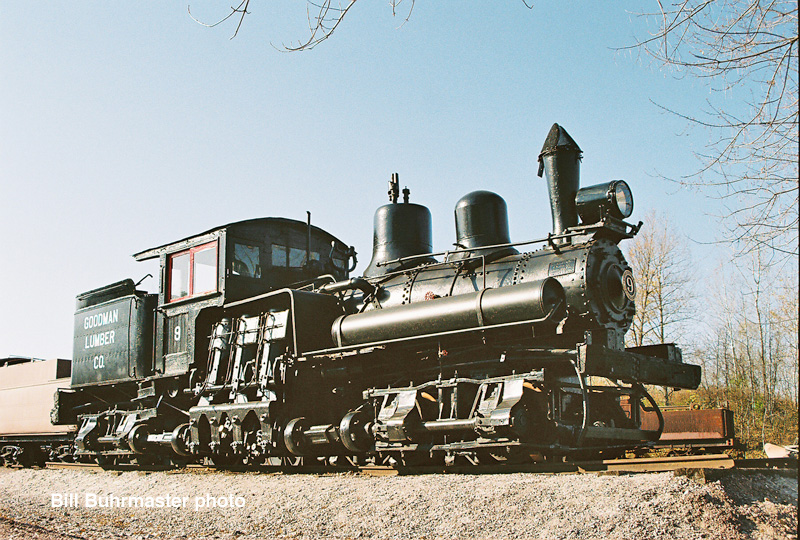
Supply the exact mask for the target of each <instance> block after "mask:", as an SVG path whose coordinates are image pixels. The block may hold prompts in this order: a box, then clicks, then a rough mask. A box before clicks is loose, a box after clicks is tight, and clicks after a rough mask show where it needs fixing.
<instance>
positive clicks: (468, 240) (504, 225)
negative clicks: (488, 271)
mask: <svg viewBox="0 0 800 540" xmlns="http://www.w3.org/2000/svg"><path fill="white" fill-rule="evenodd" d="M455 218H456V247H457V248H459V249H460V250H462V251H456V252H455V253H452V254H451V255H450V260H459V259H466V258H469V257H479V256H484V257H486V259H487V260H490V261H491V260H496V259H499V258H501V257H505V256H507V255H515V254H517V253H518V251H517V250H516V249H514V248H513V247H504V248H489V249H474V248H481V247H485V246H496V245H498V244H508V243H510V242H511V239H510V237H509V234H508V208H507V206H506V201H504V200H503V198H502V197H501V196H500V195H498V194H497V193H492V192H491V191H473V192H472V193H468V194H466V195H464V196H463V197H461V199H460V200H459V201H458V202H457V203H456V208H455Z"/></svg>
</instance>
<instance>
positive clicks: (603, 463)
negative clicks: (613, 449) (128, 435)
mask: <svg viewBox="0 0 800 540" xmlns="http://www.w3.org/2000/svg"><path fill="white" fill-rule="evenodd" d="M47 467H48V468H53V469H78V470H89V471H103V469H102V468H101V467H100V466H99V465H97V464H94V463H61V462H48V463H47ZM797 468H798V461H797V460H796V459H792V458H779V459H734V458H731V457H730V456H728V455H727V454H707V455H699V456H669V457H651V458H622V459H605V460H593V461H563V462H556V461H543V462H538V463H518V464H506V463H498V464H491V465H450V466H445V465H420V466H410V467H403V466H400V467H392V466H384V465H366V466H352V465H349V464H348V465H344V466H333V465H320V464H310V465H301V466H260V467H253V468H244V467H242V468H241V470H242V471H244V470H247V471H254V472H262V473H281V474H331V473H337V472H350V473H353V472H355V473H360V474H363V475H367V476H405V475H423V474H470V475H483V474H508V473H533V474H593V473H611V474H615V473H619V474H629V473H654V472H668V471H681V470H700V469H762V470H769V469H782V470H789V471H794V472H795V473H796V471H797ZM114 470H115V471H128V470H130V471H135V470H147V471H171V472H176V473H180V472H215V471H217V469H216V468H214V467H212V466H206V465H198V464H191V465H187V466H186V467H183V468H169V467H136V466H125V465H123V466H119V467H117V468H116V469H114ZM231 470H233V471H237V470H239V469H236V468H233V469H231Z"/></svg>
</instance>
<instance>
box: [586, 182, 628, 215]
mask: <svg viewBox="0 0 800 540" xmlns="http://www.w3.org/2000/svg"><path fill="white" fill-rule="evenodd" d="M575 206H576V208H577V210H578V215H579V216H580V217H581V221H582V222H583V223H584V224H588V223H597V222H598V221H600V220H601V219H602V218H603V217H605V216H611V217H614V218H617V219H625V218H627V217H629V216H630V215H631V214H632V213H633V193H631V188H630V187H629V186H628V184H627V183H626V182H625V181H623V180H613V181H611V182H608V183H605V184H597V185H596V186H589V187H585V188H583V189H579V190H578V193H577V194H576V195H575Z"/></svg>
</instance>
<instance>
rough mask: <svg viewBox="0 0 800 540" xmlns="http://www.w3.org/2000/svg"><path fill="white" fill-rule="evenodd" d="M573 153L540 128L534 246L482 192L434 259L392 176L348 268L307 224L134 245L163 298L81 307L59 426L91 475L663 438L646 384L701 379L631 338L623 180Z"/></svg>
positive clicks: (554, 450)
mask: <svg viewBox="0 0 800 540" xmlns="http://www.w3.org/2000/svg"><path fill="white" fill-rule="evenodd" d="M580 160H581V150H580V148H579V147H578V145H577V144H576V143H575V142H574V141H573V140H572V138H571V137H570V136H569V135H568V134H567V133H566V131H565V130H564V129H563V128H561V127H560V126H558V125H557V124H556V125H554V126H553V128H552V129H551V131H550V133H549V134H548V136H547V139H546V141H545V144H544V147H543V149H542V152H541V154H540V155H539V163H540V168H539V176H542V174H543V173H544V174H545V176H546V180H547V184H548V189H549V194H550V204H551V212H552V217H553V231H552V232H551V233H549V234H547V236H546V237H544V238H541V239H539V240H532V241H526V242H512V241H511V240H510V238H509V233H508V223H507V216H506V204H505V202H504V201H503V199H502V198H501V197H500V196H498V195H496V194H494V193H490V192H487V191H477V192H473V193H470V194H468V195H466V196H465V197H463V198H462V199H461V200H459V201H458V203H457V205H456V208H455V222H456V236H457V238H456V243H455V247H454V249H452V250H449V251H445V252H440V253H435V252H433V250H432V245H431V216H430V212H429V211H428V209H427V208H425V207H424V206H421V205H418V204H414V203H411V202H409V192H408V190H407V189H405V190H403V194H402V198H403V200H402V202H401V201H400V198H401V194H400V190H399V182H398V179H397V177H396V176H393V178H392V181H391V182H390V188H389V203H388V204H386V205H385V206H382V207H380V208H379V209H378V210H377V212H376V214H375V222H374V241H373V254H372V259H371V261H370V263H369V265H368V266H367V268H366V270H365V271H364V273H363V275H361V276H357V277H350V272H352V270H353V269H354V267H355V251H354V250H353V249H352V248H348V247H347V246H346V244H344V243H342V242H341V241H340V240H338V239H337V238H335V237H333V236H332V235H330V234H328V233H327V232H325V231H322V230H321V229H318V228H316V227H313V226H312V225H311V224H310V219H309V222H308V223H303V222H298V221H293V220H286V219H275V218H265V219H259V220H251V221H245V222H240V223H233V224H230V225H227V226H224V227H220V228H217V229H214V230H211V231H207V232H205V233H203V234H200V235H197V236H194V237H191V238H186V239H183V240H180V241H178V242H174V243H171V244H167V245H164V246H160V247H158V248H154V249H150V250H147V251H144V252H142V253H139V254H137V255H136V258H137V259H138V260H144V259H149V258H155V257H158V258H159V259H160V263H161V279H160V283H161V285H160V292H159V294H158V295H149V294H146V293H143V292H140V291H138V290H137V289H136V287H135V285H134V283H133V281H132V280H126V281H122V282H119V283H116V284H113V285H109V286H107V287H103V288H100V289H96V290H93V291H89V292H87V293H85V294H82V295H80V296H79V297H78V310H77V313H76V316H75V325H76V326H75V351H74V353H75V354H74V368H73V371H72V381H71V383H72V384H71V387H70V388H69V389H67V390H61V391H59V393H58V395H57V400H56V404H55V409H54V419H55V421H56V422H57V423H64V424H69V423H75V424H77V425H78V432H77V437H76V454H77V457H78V458H79V459H95V460H97V461H99V462H101V463H104V464H109V463H119V462H128V461H136V462H153V461H156V460H167V459H168V460H172V461H182V460H183V461H192V460H200V459H206V458H207V459H210V460H212V461H213V462H214V463H215V464H217V465H218V466H224V467H231V466H245V465H260V464H277V463H282V464H296V463H299V462H302V460H303V459H306V460H308V459H312V460H319V461H327V462H329V463H334V462H337V461H339V462H341V460H348V461H350V462H353V463H355V462H365V461H366V460H373V461H375V462H379V463H387V462H390V463H400V464H408V463H412V462H413V463H422V462H430V461H435V462H439V463H441V462H444V463H452V462H454V461H455V460H457V459H465V460H469V461H470V462H473V463H478V462H486V461H495V460H524V459H529V458H530V457H531V456H564V455H570V454H585V453H595V454H597V453H599V454H602V453H613V452H617V451H619V450H620V449H625V448H631V447H634V446H640V445H643V444H647V443H648V441H654V440H657V439H658V437H659V435H660V431H661V429H662V428H663V420H660V421H659V422H658V425H659V427H658V429H655V430H645V429H642V423H641V417H642V411H643V410H655V411H656V413H657V414H658V407H657V406H656V404H655V402H654V401H653V399H652V398H651V397H650V396H649V394H648V393H647V391H646V390H645V387H644V385H645V384H654V385H663V386H670V387H676V388H696V387H697V386H698V384H699V382H700V368H699V367H698V366H694V365H689V364H684V363H683V361H682V358H681V352H680V349H679V348H677V347H676V346H674V345H673V344H661V345H656V346H649V347H639V348H636V349H630V348H627V349H626V348H625V346H624V335H625V333H626V331H627V330H628V328H629V326H630V324H631V320H632V317H633V315H634V311H635V307H634V295H635V283H634V279H633V275H632V273H631V270H630V268H629V267H628V265H627V263H626V262H625V259H624V257H623V255H622V253H621V251H620V250H619V248H618V243H619V242H620V241H622V240H625V239H628V238H631V237H633V236H634V235H635V234H636V232H637V231H638V227H639V226H640V225H641V223H640V224H639V225H638V226H634V225H631V224H629V223H627V222H625V221H624V220H625V219H626V218H628V217H629V216H630V214H631V212H632V209H633V199H632V195H631V191H630V189H629V187H628V185H627V184H626V183H625V182H623V181H619V180H618V181H612V182H606V183H603V184H599V185H594V186H591V187H585V188H580V186H579V165H580ZM621 402H624V407H623V406H622V405H621ZM658 417H659V418H661V417H660V414H658Z"/></svg>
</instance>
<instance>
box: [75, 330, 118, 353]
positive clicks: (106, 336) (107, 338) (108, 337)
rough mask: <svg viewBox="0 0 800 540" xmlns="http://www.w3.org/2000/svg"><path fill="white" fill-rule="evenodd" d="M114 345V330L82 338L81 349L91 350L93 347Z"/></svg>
mask: <svg viewBox="0 0 800 540" xmlns="http://www.w3.org/2000/svg"><path fill="white" fill-rule="evenodd" d="M113 343H114V330H108V331H106V332H100V333H99V334H92V335H89V336H86V337H84V341H83V348H84V349H93V348H95V347H102V346H104V345H112V344H113Z"/></svg>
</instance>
